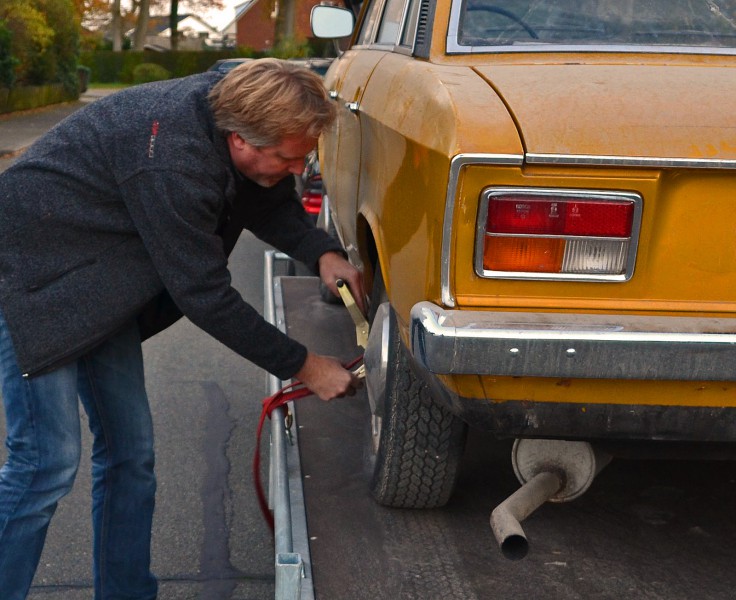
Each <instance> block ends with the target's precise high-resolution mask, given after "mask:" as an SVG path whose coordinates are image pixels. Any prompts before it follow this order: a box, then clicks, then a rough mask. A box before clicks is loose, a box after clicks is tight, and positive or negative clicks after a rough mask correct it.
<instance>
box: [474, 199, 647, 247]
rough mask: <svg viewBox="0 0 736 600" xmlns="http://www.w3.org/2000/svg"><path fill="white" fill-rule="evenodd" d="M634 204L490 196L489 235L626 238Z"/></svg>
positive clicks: (487, 226) (627, 202)
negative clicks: (514, 234)
mask: <svg viewBox="0 0 736 600" xmlns="http://www.w3.org/2000/svg"><path fill="white" fill-rule="evenodd" d="M633 217H634V203H633V202H629V201H621V202H615V201H614V202H603V201H594V200H574V199H548V198H540V197H534V196H523V195H516V196H501V197H491V198H490V200H489V205H488V222H487V224H486V229H487V231H488V232H489V233H511V234H513V233H516V234H532V235H533V234H537V235H540V234H541V235H584V236H600V237H629V236H630V235H631V226H632V222H633Z"/></svg>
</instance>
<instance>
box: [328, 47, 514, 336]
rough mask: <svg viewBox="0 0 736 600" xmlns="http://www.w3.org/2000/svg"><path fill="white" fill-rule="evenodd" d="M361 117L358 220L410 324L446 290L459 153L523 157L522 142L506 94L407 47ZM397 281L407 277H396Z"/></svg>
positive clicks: (375, 86)
mask: <svg viewBox="0 0 736 600" xmlns="http://www.w3.org/2000/svg"><path fill="white" fill-rule="evenodd" d="M360 118H361V135H362V160H361V171H360V176H359V177H360V191H359V200H358V213H359V219H360V220H361V222H362V227H363V228H369V229H370V231H371V235H372V236H373V238H374V239H375V241H376V245H377V251H378V256H379V259H380V262H381V265H382V267H383V275H384V280H385V283H386V286H387V289H388V290H389V295H390V298H391V302H392V304H393V306H394V307H395V308H396V310H397V311H398V313H399V319H400V320H401V321H402V322H404V323H408V317H409V311H410V310H411V307H412V306H413V305H414V304H415V303H416V302H418V301H420V300H423V299H434V300H439V298H440V280H439V276H440V268H439V261H440V258H441V246H442V230H443V225H444V206H445V198H446V194H447V186H448V179H449V172H450V162H451V160H452V158H453V157H454V156H455V155H456V154H457V153H458V152H460V151H461V149H462V151H471V152H472V151H479V150H480V149H482V148H485V149H486V150H487V149H488V148H491V147H492V148H493V149H494V152H497V153H501V154H513V155H516V156H521V145H520V141H519V137H518V134H517V132H516V128H515V126H514V123H513V121H512V119H511V118H510V116H509V114H508V112H507V110H506V108H505V107H504V105H503V103H502V102H501V101H500V100H499V98H498V96H497V95H496V94H495V93H494V92H493V90H492V89H491V88H490V87H489V86H488V85H486V84H485V83H484V82H483V81H482V79H481V78H479V77H478V76H477V75H475V74H474V73H473V72H472V71H471V70H470V69H468V68H466V67H446V66H445V67H442V66H436V65H432V64H430V63H426V62H423V61H418V60H414V59H411V58H409V57H407V56H402V55H398V54H390V55H387V56H386V57H385V58H384V59H383V60H382V61H381V62H380V64H379V65H378V67H377V68H376V70H375V71H374V73H373V75H372V76H371V80H370V84H369V85H368V87H367V89H366V91H365V93H364V95H363V98H362V100H361V112H360ZM335 176H336V177H341V176H342V177H348V176H350V174H348V173H346V172H345V173H336V174H335ZM352 176H354V174H353V175H352ZM328 185H329V184H328ZM473 220H474V218H473ZM360 229H361V226H360V225H359V226H358V231H359V233H358V234H357V237H358V238H360V237H361V234H360ZM364 237H365V236H364ZM344 241H346V242H348V243H349V241H348V240H344ZM394 281H400V282H401V285H400V286H394V285H393V283H394Z"/></svg>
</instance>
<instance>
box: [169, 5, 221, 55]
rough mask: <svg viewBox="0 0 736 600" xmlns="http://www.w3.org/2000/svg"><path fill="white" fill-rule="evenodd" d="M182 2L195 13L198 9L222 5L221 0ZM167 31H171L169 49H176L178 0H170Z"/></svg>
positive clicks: (177, 42)
mask: <svg viewBox="0 0 736 600" xmlns="http://www.w3.org/2000/svg"><path fill="white" fill-rule="evenodd" d="M182 4H184V5H185V6H186V7H187V8H188V9H189V10H190V11H192V12H193V13H195V14H196V13H197V12H198V11H204V10H209V9H212V8H223V7H224V4H223V2H222V0H184V1H183V2H182ZM169 31H170V32H171V49H172V50H176V49H177V48H178V47H179V0H171V4H170V10H169Z"/></svg>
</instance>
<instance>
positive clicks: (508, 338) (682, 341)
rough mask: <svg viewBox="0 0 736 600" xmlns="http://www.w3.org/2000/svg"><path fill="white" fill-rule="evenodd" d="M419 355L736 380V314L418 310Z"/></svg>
mask: <svg viewBox="0 0 736 600" xmlns="http://www.w3.org/2000/svg"><path fill="white" fill-rule="evenodd" d="M411 346H412V353H413V354H414V356H415V358H416V359H417V360H418V361H419V363H420V364H421V365H423V366H424V367H425V368H426V369H427V370H428V371H430V372H432V373H436V374H442V375H447V374H458V375H460V374H465V375H471V374H472V375H491V376H514V377H516V376H528V377H554V378H595V379H671V380H689V381H733V380H736V319H707V318H693V317H642V316H620V315H587V314H569V313H525V312H496V311H491V310H488V311H465V310H444V309H442V308H441V307H439V306H437V305H435V304H433V303H431V302H419V303H418V304H416V305H415V306H414V308H413V309H412V311H411Z"/></svg>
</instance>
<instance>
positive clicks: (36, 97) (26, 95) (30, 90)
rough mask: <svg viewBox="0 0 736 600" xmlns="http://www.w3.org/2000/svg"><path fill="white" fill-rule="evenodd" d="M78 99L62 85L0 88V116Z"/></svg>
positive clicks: (76, 94)
mask: <svg viewBox="0 0 736 600" xmlns="http://www.w3.org/2000/svg"><path fill="white" fill-rule="evenodd" d="M78 97H79V94H78V93H76V92H74V93H73V92H71V91H70V90H69V88H68V87H66V86H64V84H62V83H51V84H48V85H25V86H15V87H12V88H7V87H0V114H4V113H9V112H15V111H17V110H28V109H30V108H38V107H40V106H46V105H48V104H58V103H59V102H70V101H72V100H76V99H77V98H78Z"/></svg>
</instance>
